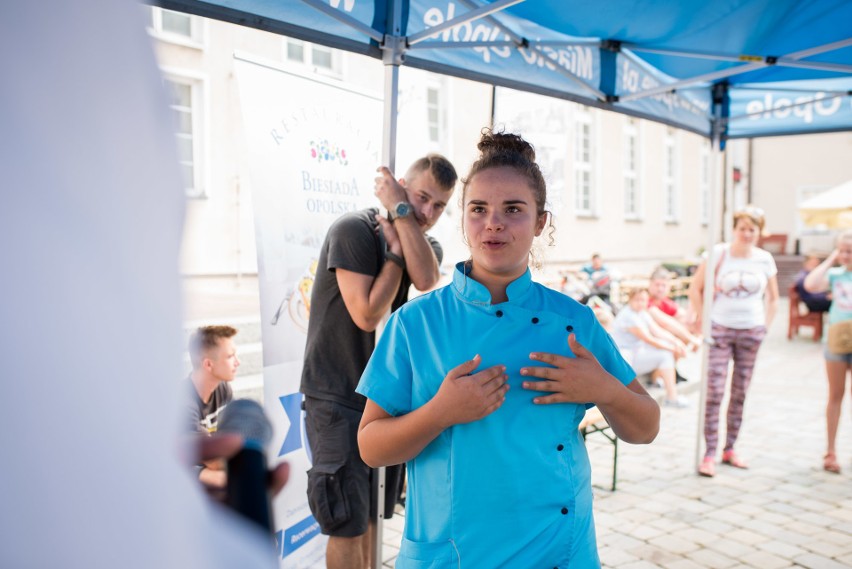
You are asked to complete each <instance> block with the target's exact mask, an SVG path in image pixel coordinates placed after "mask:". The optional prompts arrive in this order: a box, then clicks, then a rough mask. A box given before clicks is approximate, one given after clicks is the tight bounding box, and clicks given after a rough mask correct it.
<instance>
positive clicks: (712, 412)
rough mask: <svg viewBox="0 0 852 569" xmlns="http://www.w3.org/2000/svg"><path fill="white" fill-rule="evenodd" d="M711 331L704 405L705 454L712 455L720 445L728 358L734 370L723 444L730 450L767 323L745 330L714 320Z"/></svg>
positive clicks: (739, 424) (741, 420)
mask: <svg viewBox="0 0 852 569" xmlns="http://www.w3.org/2000/svg"><path fill="white" fill-rule="evenodd" d="M711 334H712V336H713V342H715V344H714V345H713V346H711V347H710V363H709V365H708V369H707V406H706V407H705V415H704V441H705V443H706V445H707V450H706V452H705V456H710V457H715V456H716V449H717V448H718V446H719V410H720V409H721V407H722V398H723V397H724V395H725V382H726V381H727V379H728V362H729V361H730V360H731V358H732V357H733V359H734V373H733V376H732V377H731V397H730V400H729V401H728V427H727V431H726V437H725V448H724V449H723V450H731V449H732V448H734V443H735V442H737V435H738V434H739V432H740V426H741V425H742V422H743V405H744V404H745V396H746V391H747V390H748V385H749V383H750V382H751V374H752V371H753V370H754V361H755V359H756V358H757V350H758V348H760V344H761V342H763V338H764V337H765V336H766V327H765V326H757V327H756V328H749V329H746V330H735V329H733V328H726V327H725V326H721V325H719V324H716V323H713V327H712V331H711Z"/></svg>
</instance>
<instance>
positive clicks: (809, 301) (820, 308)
mask: <svg viewBox="0 0 852 569" xmlns="http://www.w3.org/2000/svg"><path fill="white" fill-rule="evenodd" d="M821 262H822V259H821V258H820V257H819V256H818V255H815V254H813V253H811V254H809V255H808V256H807V257H805V260H804V262H803V263H802V270H801V271H799V274H798V275H796V292H797V293H798V294H799V298H800V299H802V302H804V303H805V306H807V307H808V312H828V309H829V308H830V307H831V293H830V292H829V291H825V292H808V291H807V290H805V277H807V276H808V273H810V272H811V271H812V270H814V268H816V266H817V265H819V264H820V263H821Z"/></svg>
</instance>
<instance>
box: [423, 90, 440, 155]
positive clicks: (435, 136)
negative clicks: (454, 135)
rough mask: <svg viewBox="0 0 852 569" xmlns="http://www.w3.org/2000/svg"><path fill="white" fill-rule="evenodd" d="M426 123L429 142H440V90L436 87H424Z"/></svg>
mask: <svg viewBox="0 0 852 569" xmlns="http://www.w3.org/2000/svg"><path fill="white" fill-rule="evenodd" d="M426 124H427V126H428V129H429V142H431V143H433V144H439V143H440V142H441V130H442V129H441V92H440V91H439V90H438V89H437V88H436V87H427V88H426Z"/></svg>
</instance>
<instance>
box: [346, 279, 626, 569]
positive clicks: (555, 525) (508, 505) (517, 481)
mask: <svg viewBox="0 0 852 569" xmlns="http://www.w3.org/2000/svg"><path fill="white" fill-rule="evenodd" d="M507 294H508V297H509V299H508V300H507V301H506V302H503V303H500V304H491V296H490V294H489V292H488V290H487V289H486V288H485V287H484V286H482V285H481V284H479V283H478V282H476V281H474V280H473V279H471V278H470V277H469V276H467V274H466V267H465V265H464V264H462V263H459V264H458V265H457V267H456V271H455V273H454V277H453V282H452V284H451V285H448V286H446V287H444V288H441V289H439V290H436V291H433V292H431V293H429V294H426V295H423V296H421V297H419V298H417V299H415V300H413V301H411V302H409V303H407V304H406V305H404V306H403V307H402V308H400V309H399V310H397V311H396V312H395V313H394V314H393V315H392V316H391V318H390V320H389V321H388V325H387V327H386V328H385V330H384V333H383V334H382V335H381V338H380V339H379V342H378V345H377V346H376V350H375V352H374V353H373V356H372V358H371V359H370V362H369V364H368V365H367V368H366V370H365V371H364V374H363V375H362V376H361V382H360V384H359V385H358V389H357V391H358V393H361V394H362V395H364V396H366V397H368V398H369V399H371V400H373V401H374V402H375V403H376V404H378V405H379V406H380V407H381V408H382V409H384V410H385V411H386V412H388V413H389V414H390V415H393V416H399V415H404V414H406V413H408V412H410V411H412V410H414V409H417V408H418V407H420V406H422V405H423V404H425V403H426V402H427V401H429V400H430V399H432V397H434V395H435V394H436V393H437V391H438V388H439V387H440V385H441V382H442V381H443V380H444V377H445V376H446V375H447V373H448V372H449V371H450V370H451V369H452V368H454V367H456V366H458V365H459V364H461V363H462V362H464V361H466V360H470V359H471V358H473V356H475V355H476V354H480V355H481V356H482V363H481V366H480V368H479V369H485V368H487V367H491V366H494V365H497V364H504V365H505V366H506V373H507V375H508V376H509V384H510V389H509V391H508V393H507V394H506V401H505V402H504V403H503V405H502V406H501V407H500V408H499V409H498V410H497V411H495V412H494V413H492V414H491V415H488V416H487V417H485V418H483V419H481V420H479V421H475V422H473V423H468V424H464V425H455V426H453V427H451V428H449V429H447V430H445V431H444V432H443V433H441V434H440V435H439V436H438V437H437V438H436V439H435V440H434V441H432V442H431V443H430V444H429V445H428V446H426V448H424V449H423V451H422V452H421V453H420V454H419V455H417V456H416V457H415V458H413V459H412V460H411V461H409V463H408V492H407V498H406V506H407V509H406V519H405V532H404V536H403V540H402V547H401V549H400V552H399V557H398V559H397V565H396V566H397V568H400V569H403V568H417V569H421V568H433V569H458V568H459V567H461V568H462V569H468V568H483V569H495V568H498V567H506V568H513V569H515V568H525V569H526V568H551V567H559V568H565V567H572V568H573V567H578V568H583V569H586V568H594V567H599V566H600V561H599V559H598V554H597V546H596V543H595V527H594V520H593V518H592V488H591V481H590V475H591V472H590V467H589V458H588V455H587V454H586V448H585V445H584V444H583V439H582V437H581V435H580V433H579V431H578V425H579V423H580V420H581V419H582V418H583V415H584V414H585V410H586V407H587V405H584V404H568V403H563V404H552V405H535V404H533V403H532V399H533V397H535V396H536V395H540V393H539V392H534V391H529V390H525V389H523V388H522V387H521V382H522V381H523V379H524V378H522V377H521V375H520V368H521V367H523V366H530V365H533V366H534V365H543V364H541V363H540V362H535V361H533V360H530V359H529V354H530V352H533V351H538V352H551V353H557V354H562V355H566V356H571V357H573V355H572V354H571V351H570V349H569V348H568V334H569V333H570V332H574V333H575V334H576V335H577V340H578V341H579V342H580V343H581V344H582V345H583V346H585V347H586V348H587V349H589V350H590V351H591V352H592V353H593V354H594V355H595V357H597V359H598V361H599V362H600V363H601V365H602V366H603V367H604V369H606V370H607V371H608V372H609V373H610V374H612V375H613V376H615V377H616V378H618V379H619V380H620V381H621V382H622V383H624V384H628V383H630V382H631V381H632V380H633V379H634V378H635V375H636V374H635V373H634V372H633V370H632V369H631V368H630V366H629V365H628V364H627V363H626V362H625V361H624V359H622V357H621V355H620V354H619V352H618V349H617V348H616V346H615V344H614V343H613V342H612V340H611V339H610V337H609V335H608V334H607V333H606V332H605V331H604V330H603V328H602V327H601V326H600V325H599V324H598V322H597V320H596V319H595V317H594V314H593V313H592V311H591V309H589V308H588V307H585V306H583V305H581V304H579V303H578V302H576V301H574V300H573V299H571V298H569V297H567V296H565V295H563V294H562V293H559V292H557V291H554V290H551V289H549V288H547V287H544V286H542V285H540V284H538V283H534V282H532V279H531V275H530V272H529V271H527V272H526V273H525V274H524V275H523V276H521V277H520V278H518V279H517V280H515V281H513V282H512V283H511V284H510V285H509V287H508V289H507ZM530 379H533V380H534V379H535V378H530Z"/></svg>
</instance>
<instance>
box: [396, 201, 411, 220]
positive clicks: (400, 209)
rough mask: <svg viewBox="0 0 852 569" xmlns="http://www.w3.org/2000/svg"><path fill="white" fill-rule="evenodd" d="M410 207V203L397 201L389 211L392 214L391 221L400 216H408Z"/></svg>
mask: <svg viewBox="0 0 852 569" xmlns="http://www.w3.org/2000/svg"><path fill="white" fill-rule="evenodd" d="M411 209H412V207H411V204H410V203H408V202H399V203H398V204H396V205H395V206H393V211H392V212H391V213H392V214H393V216H392V218H391V221H393V220H394V219H398V218H401V217H408V216H409V215H411Z"/></svg>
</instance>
